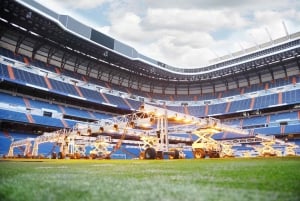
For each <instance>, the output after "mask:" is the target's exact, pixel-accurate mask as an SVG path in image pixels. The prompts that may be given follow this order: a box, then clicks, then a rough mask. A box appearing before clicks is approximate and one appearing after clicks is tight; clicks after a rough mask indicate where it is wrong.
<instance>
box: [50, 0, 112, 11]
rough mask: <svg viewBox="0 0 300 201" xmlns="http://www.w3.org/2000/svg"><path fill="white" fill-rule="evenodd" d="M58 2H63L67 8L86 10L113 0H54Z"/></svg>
mask: <svg viewBox="0 0 300 201" xmlns="http://www.w3.org/2000/svg"><path fill="white" fill-rule="evenodd" d="M53 1H55V2H57V3H61V4H62V5H64V6H65V7H66V8H70V9H80V10H86V9H92V8H96V7H98V6H101V5H103V4H104V3H107V2H110V1H111V0H76V1H74V0H64V1H61V0H53Z"/></svg>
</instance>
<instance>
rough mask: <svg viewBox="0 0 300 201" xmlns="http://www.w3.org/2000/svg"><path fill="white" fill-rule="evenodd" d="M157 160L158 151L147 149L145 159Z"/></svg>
mask: <svg viewBox="0 0 300 201" xmlns="http://www.w3.org/2000/svg"><path fill="white" fill-rule="evenodd" d="M155 158H156V151H155V149H154V148H151V147H149V148H147V149H146V150H145V159H155Z"/></svg>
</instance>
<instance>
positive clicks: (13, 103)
mask: <svg viewBox="0 0 300 201" xmlns="http://www.w3.org/2000/svg"><path fill="white" fill-rule="evenodd" d="M1 103H2V104H9V106H10V108H1V109H0V110H1V114H0V118H1V119H6V120H11V121H14V120H15V121H19V122H24V123H31V122H30V121H29V120H28V117H27V116H26V115H27V114H30V115H31V116H32V119H33V121H34V123H36V124H40V125H45V126H47V125H49V126H53V127H60V128H63V127H66V126H65V125H64V122H63V121H66V122H65V123H66V124H67V125H68V127H69V128H72V127H73V126H74V124H75V123H76V121H71V120H69V119H63V115H70V116H74V117H81V118H86V119H94V120H98V119H103V118H111V117H112V116H111V115H109V114H105V113H101V112H100V111H88V110H84V109H81V108H75V107H72V106H65V105H64V106H63V105H58V104H54V103H49V102H46V101H42V100H36V99H31V98H23V97H20V96H12V95H10V94H6V93H0V106H1ZM19 107H23V108H24V110H23V111H17V110H18V108H19ZM36 109H39V110H41V111H40V115H36V114H31V113H30V110H36ZM45 112H48V113H47V114H45ZM50 113H51V114H50ZM53 113H57V114H61V115H60V117H61V118H59V117H57V116H55V115H54V114H53ZM49 115H50V116H49ZM62 120H63V121H62Z"/></svg>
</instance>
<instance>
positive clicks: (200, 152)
mask: <svg viewBox="0 0 300 201" xmlns="http://www.w3.org/2000/svg"><path fill="white" fill-rule="evenodd" d="M193 154H194V158H195V159H200V158H204V157H205V152H204V150H203V149H196V150H195V151H193Z"/></svg>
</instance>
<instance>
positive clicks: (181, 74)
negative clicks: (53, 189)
mask: <svg viewBox="0 0 300 201" xmlns="http://www.w3.org/2000/svg"><path fill="white" fill-rule="evenodd" d="M1 5H2V6H1V16H0V30H1V32H0V37H1V40H0V48H1V49H0V62H1V66H0V77H1V81H0V90H1V91H0V96H1V98H0V110H1V113H0V118H1V127H0V145H1V146H0V154H3V155H5V154H7V152H8V149H9V145H10V143H11V141H12V139H14V140H16V139H23V138H26V137H36V136H38V135H41V134H42V133H44V132H51V131H55V130H58V129H62V128H72V127H73V126H74V125H76V123H78V122H94V121H97V120H99V119H105V118H111V117H114V116H117V115H124V114H130V113H132V112H135V111H137V110H139V108H140V106H141V105H142V104H144V103H147V104H150V105H154V106H157V107H161V108H166V109H168V110H172V111H176V112H178V113H182V114H187V115H192V116H195V117H200V118H201V117H208V116H210V117H215V118H218V119H220V120H221V121H222V123H223V124H227V125H230V126H233V127H238V128H242V129H247V130H249V132H250V133H252V134H253V135H255V134H256V133H260V134H264V135H274V136H275V137H276V138H277V139H283V140H284V141H288V142H294V143H296V144H300V76H299V75H300V56H299V54H300V33H294V34H291V35H286V36H285V37H282V38H279V39H276V40H273V41H269V42H267V43H264V44H260V45H258V46H255V47H252V48H249V49H245V50H243V51H241V52H236V53H234V54H232V55H230V56H224V57H223V58H218V59H216V60H215V61H214V63H212V64H210V65H208V66H202V67H199V68H180V67H174V66H170V65H168V64H165V63H163V62H160V61H157V60H155V59H152V58H149V57H147V56H145V55H142V54H140V53H139V52H138V51H136V50H135V49H134V48H132V47H130V46H128V45H126V44H124V43H122V42H121V41H118V40H116V39H114V38H112V37H110V36H107V35H105V34H103V33H101V32H99V31H97V30H95V29H94V28H91V27H88V26H86V25H84V24H83V23H81V22H79V21H77V20H75V19H73V18H72V17H71V16H67V15H60V14H58V13H56V12H54V11H52V10H49V9H48V8H45V7H43V6H42V5H40V4H38V3H36V2H34V1H11V0H1ZM113 137H115V138H120V137H118V136H113ZM216 138H219V139H223V140H224V139H232V138H233V136H232V135H231V134H230V133H227V132H221V133H220V134H218V135H216ZM46 152H47V149H46V151H45V154H46ZM125 154H126V153H125ZM127 154H128V153H127ZM132 155H133V154H132ZM128 157H129V156H128Z"/></svg>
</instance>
